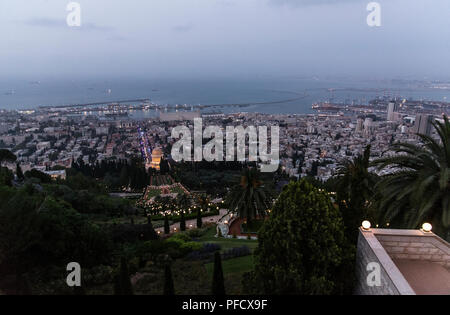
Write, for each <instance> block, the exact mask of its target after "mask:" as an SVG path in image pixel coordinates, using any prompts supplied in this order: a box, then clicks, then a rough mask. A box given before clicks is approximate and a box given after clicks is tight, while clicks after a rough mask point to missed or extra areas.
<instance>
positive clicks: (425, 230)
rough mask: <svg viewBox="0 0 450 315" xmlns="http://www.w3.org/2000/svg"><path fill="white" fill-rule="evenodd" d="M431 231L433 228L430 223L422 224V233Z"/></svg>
mask: <svg viewBox="0 0 450 315" xmlns="http://www.w3.org/2000/svg"><path fill="white" fill-rule="evenodd" d="M432 229H433V226H432V225H431V224H430V223H424V224H423V225H422V231H424V232H426V233H430V232H431V230H432Z"/></svg>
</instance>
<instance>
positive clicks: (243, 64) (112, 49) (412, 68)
mask: <svg viewBox="0 0 450 315" xmlns="http://www.w3.org/2000/svg"><path fill="white" fill-rule="evenodd" d="M69 2H70V1H68V0H1V1H0V78H2V79H4V78H8V77H18V78H21V77H24V78H25V77H26V78H29V77H33V78H36V79H39V78H40V77H46V76H52V77H86V78H88V77H111V76H112V77H118V78H120V77H202V78H208V77H213V76H214V77H221V76H223V77H233V76H260V75H263V76H267V75H269V76H271V75H272V76H280V75H299V76H305V75H306V76H307V75H358V76H365V77H368V78H370V77H373V76H378V77H397V76H405V77H407V76H408V77H422V76H428V77H450V1H449V0H379V1H378V2H379V3H380V4H381V8H382V12H381V23H382V25H381V27H369V26H368V25H367V23H366V18H367V15H368V14H369V12H368V11H366V6H367V4H368V3H369V2H370V1H368V0H145V1H144V0H78V1H77V2H79V3H80V4H81V18H82V27H81V28H80V29H71V28H69V27H68V26H67V24H66V22H65V21H66V17H67V14H68V12H66V5H67V4H68V3H69Z"/></svg>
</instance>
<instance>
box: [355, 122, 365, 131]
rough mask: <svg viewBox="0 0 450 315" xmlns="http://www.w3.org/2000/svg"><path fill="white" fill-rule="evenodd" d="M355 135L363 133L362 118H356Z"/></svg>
mask: <svg viewBox="0 0 450 315" xmlns="http://www.w3.org/2000/svg"><path fill="white" fill-rule="evenodd" d="M355 131H356V133H362V132H363V131H364V120H363V119H362V118H358V120H357V121H356V130H355Z"/></svg>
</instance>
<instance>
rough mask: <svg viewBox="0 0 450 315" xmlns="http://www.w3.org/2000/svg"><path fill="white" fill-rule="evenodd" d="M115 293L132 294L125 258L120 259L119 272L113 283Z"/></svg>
mask: <svg viewBox="0 0 450 315" xmlns="http://www.w3.org/2000/svg"><path fill="white" fill-rule="evenodd" d="M114 294H115V295H133V287H132V285H131V280H130V273H129V271H128V264H127V261H126V259H125V258H123V257H122V259H121V260H120V272H119V274H118V275H117V276H116V280H115V283H114Z"/></svg>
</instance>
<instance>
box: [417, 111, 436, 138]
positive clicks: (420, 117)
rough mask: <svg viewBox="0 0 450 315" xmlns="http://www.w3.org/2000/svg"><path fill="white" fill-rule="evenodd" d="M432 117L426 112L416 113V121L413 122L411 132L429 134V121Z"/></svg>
mask: <svg viewBox="0 0 450 315" xmlns="http://www.w3.org/2000/svg"><path fill="white" fill-rule="evenodd" d="M432 119H433V117H432V116H431V115H428V114H417V115H416V121H415V122H414V127H413V133H415V134H417V133H419V134H422V135H428V136H429V135H430V134H431V122H432Z"/></svg>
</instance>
